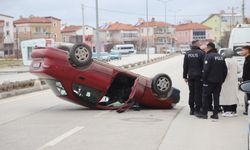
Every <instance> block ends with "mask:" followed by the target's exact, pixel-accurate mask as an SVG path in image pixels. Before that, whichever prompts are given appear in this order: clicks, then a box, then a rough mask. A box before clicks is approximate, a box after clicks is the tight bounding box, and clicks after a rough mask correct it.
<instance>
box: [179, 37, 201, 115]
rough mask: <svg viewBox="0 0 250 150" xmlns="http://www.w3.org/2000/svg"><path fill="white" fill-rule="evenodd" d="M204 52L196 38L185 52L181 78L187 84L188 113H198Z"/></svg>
mask: <svg viewBox="0 0 250 150" xmlns="http://www.w3.org/2000/svg"><path fill="white" fill-rule="evenodd" d="M204 57H205V52H204V51H202V50H201V49H200V42H199V41H198V40H196V41H193V42H192V46H191V50H190V51H188V52H187V53H186V54H185V57H184V64H183V78H184V80H185V81H186V82H187V83H188V86H189V106H190V115H194V114H195V113H196V112H197V113H199V112H200V109H201V106H202V95H201V93H202V81H201V78H202V69H203V62H204Z"/></svg>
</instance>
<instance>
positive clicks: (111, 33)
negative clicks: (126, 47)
mask: <svg viewBox="0 0 250 150" xmlns="http://www.w3.org/2000/svg"><path fill="white" fill-rule="evenodd" d="M138 34H139V31H138V29H137V28H136V27H135V26H133V25H131V24H124V23H120V22H115V23H107V24H105V25H104V26H103V27H102V28H101V34H100V35H101V41H103V44H104V45H108V44H111V45H112V44H134V45H137V43H138Z"/></svg>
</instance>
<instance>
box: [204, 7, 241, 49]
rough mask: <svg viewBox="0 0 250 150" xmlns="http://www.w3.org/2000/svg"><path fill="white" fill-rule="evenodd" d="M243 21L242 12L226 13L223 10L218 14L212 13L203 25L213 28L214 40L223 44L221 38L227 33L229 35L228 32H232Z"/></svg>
mask: <svg viewBox="0 0 250 150" xmlns="http://www.w3.org/2000/svg"><path fill="white" fill-rule="evenodd" d="M241 23H243V19H242V15H241V14H238V13H235V14H232V13H225V12H224V11H221V13H218V14H211V15H210V16H209V17H208V18H207V19H206V20H204V21H203V22H202V24H203V25H206V26H208V27H210V28H211V29H212V32H213V35H214V40H215V42H217V43H218V44H221V40H222V39H223V37H224V36H225V35H229V34H227V32H229V33H230V32H231V30H232V28H234V27H235V26H236V25H237V24H241ZM224 38H225V37H224ZM228 38H229V37H228Z"/></svg>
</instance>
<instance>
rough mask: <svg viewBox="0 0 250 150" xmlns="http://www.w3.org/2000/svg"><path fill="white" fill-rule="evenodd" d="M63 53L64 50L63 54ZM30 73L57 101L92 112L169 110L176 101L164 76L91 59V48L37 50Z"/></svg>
mask: <svg viewBox="0 0 250 150" xmlns="http://www.w3.org/2000/svg"><path fill="white" fill-rule="evenodd" d="M63 49H64V50H63ZM32 60H33V61H32V64H31V66H30V72H31V73H33V74H35V75H37V76H38V77H39V78H41V79H44V80H46V82H47V83H48V85H49V86H50V88H51V89H52V90H53V92H54V93H55V94H56V95H57V96H58V97H60V98H62V99H64V100H67V101H69V102H73V103H75V104H79V105H82V106H86V107H89V108H94V109H104V110H119V109H129V108H131V107H133V106H134V105H135V104H136V105H139V106H140V107H142V108H153V109H170V108H172V107H173V106H174V105H175V104H177V103H178V102H179V100H180V91H179V90H178V89H175V88H173V87H172V81H171V79H170V77H169V76H168V75H166V74H158V75H156V76H155V77H154V78H153V79H150V78H147V77H144V76H141V75H139V74H135V73H132V72H129V71H127V70H124V69H121V68H119V67H116V66H113V65H111V64H108V63H105V62H101V61H98V60H94V59H92V51H91V48H90V47H89V46H88V45H86V44H76V45H74V46H73V47H72V48H70V49H69V48H65V47H59V48H51V47H37V48H36V49H35V50H33V52H32Z"/></svg>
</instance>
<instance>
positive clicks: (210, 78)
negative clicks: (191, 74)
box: [202, 49, 227, 115]
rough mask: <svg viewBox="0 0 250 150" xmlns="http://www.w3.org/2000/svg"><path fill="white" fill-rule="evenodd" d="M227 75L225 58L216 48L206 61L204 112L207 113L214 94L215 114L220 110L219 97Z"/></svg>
mask: <svg viewBox="0 0 250 150" xmlns="http://www.w3.org/2000/svg"><path fill="white" fill-rule="evenodd" d="M226 76H227V66H226V62H225V60H224V58H223V57H222V56H221V55H220V54H218V53H217V50H216V49H213V50H210V51H209V52H208V53H207V55H206V57H205V61H204V69H203V80H204V83H203V92H202V103H203V107H202V109H203V111H202V112H203V114H204V115H207V112H208V106H209V99H210V98H211V95H213V100H214V112H213V113H214V115H217V114H218V111H219V98H220V92H221V87H222V84H223V82H224V81H225V79H226Z"/></svg>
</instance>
